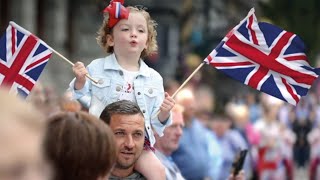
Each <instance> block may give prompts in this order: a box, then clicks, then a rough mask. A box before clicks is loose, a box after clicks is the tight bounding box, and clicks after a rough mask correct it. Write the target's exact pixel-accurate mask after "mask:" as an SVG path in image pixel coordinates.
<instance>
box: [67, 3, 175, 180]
mask: <svg viewBox="0 0 320 180" xmlns="http://www.w3.org/2000/svg"><path fill="white" fill-rule="evenodd" d="M122 4H123V0H113V1H111V3H110V5H109V6H108V7H107V8H105V10H104V12H105V19H104V21H103V24H102V26H101V28H100V30H99V32H98V38H97V39H98V43H99V44H100V46H102V48H103V49H104V50H106V52H107V53H109V54H110V55H108V56H107V57H105V58H100V59H96V60H94V61H92V62H91V63H90V64H89V65H88V66H87V68H85V66H84V65H83V63H81V62H77V63H75V65H74V66H73V71H74V73H75V76H76V78H75V79H74V80H73V81H72V82H71V83H70V89H71V90H72V92H73V95H74V98H76V99H80V100H83V99H89V100H90V102H89V101H88V100H86V101H88V102H87V104H89V112H90V113H91V114H94V115H95V116H97V117H99V116H100V113H101V112H102V110H103V109H104V108H105V106H106V105H108V104H110V103H112V102H115V101H118V100H122V99H126V100H130V101H133V102H136V103H137V104H138V105H139V107H140V109H141V111H142V112H143V113H144V117H145V129H146V135H145V137H146V138H145V150H144V151H143V153H142V155H141V156H140V158H139V160H138V162H137V163H136V166H135V169H136V170H137V171H139V172H140V173H142V174H143V175H144V176H145V177H146V178H147V179H165V170H164V166H163V165H162V164H161V162H160V161H159V160H158V159H157V158H156V156H155V155H154V153H153V152H152V151H150V150H154V149H153V145H154V143H155V138H154V134H153V130H154V131H156V132H157V133H158V134H159V135H160V136H162V135H163V130H164V128H165V127H167V126H169V125H170V124H171V122H172V120H171V115H170V111H171V109H172V108H173V106H174V104H175V101H174V100H173V98H172V97H171V96H170V95H169V94H168V93H165V92H164V89H163V79H162V77H161V76H160V74H159V73H158V72H156V71H155V70H153V69H152V68H150V67H148V66H147V65H146V64H145V63H144V62H143V60H142V58H145V57H147V56H148V55H150V54H151V53H154V52H156V51H157V41H156V35H157V33H156V30H155V27H156V23H155V21H154V20H152V19H151V17H150V15H149V13H148V12H146V11H145V10H144V9H139V8H136V7H131V6H129V7H127V8H125V7H124V6H123V5H122ZM86 74H89V75H90V76H91V77H92V78H93V79H95V80H97V81H98V83H94V82H91V81H89V80H86V77H85V76H86Z"/></svg>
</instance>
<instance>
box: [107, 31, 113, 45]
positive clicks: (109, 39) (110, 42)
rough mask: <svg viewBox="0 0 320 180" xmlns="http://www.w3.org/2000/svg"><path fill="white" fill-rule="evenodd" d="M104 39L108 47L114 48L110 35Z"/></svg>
mask: <svg viewBox="0 0 320 180" xmlns="http://www.w3.org/2000/svg"><path fill="white" fill-rule="evenodd" d="M106 39H107V44H108V45H109V46H114V41H113V36H112V35H110V34H108V35H107V37H106Z"/></svg>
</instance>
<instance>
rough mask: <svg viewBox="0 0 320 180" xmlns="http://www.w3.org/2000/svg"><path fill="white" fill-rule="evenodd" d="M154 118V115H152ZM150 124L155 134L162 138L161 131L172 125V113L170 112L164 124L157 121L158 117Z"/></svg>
mask: <svg viewBox="0 0 320 180" xmlns="http://www.w3.org/2000/svg"><path fill="white" fill-rule="evenodd" d="M154 116H155V114H154ZM151 124H152V127H153V128H154V130H155V131H156V132H157V134H158V135H159V136H160V137H161V136H163V131H164V129H165V128H166V127H168V126H170V125H171V124H172V113H171V112H170V115H169V117H168V119H167V120H166V121H165V123H162V122H161V121H160V120H159V119H158V116H156V117H155V118H153V119H151Z"/></svg>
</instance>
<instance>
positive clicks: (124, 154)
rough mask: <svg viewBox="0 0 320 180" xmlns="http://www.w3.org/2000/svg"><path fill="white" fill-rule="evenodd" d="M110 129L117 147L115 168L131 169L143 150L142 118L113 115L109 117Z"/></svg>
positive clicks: (139, 115)
mask: <svg viewBox="0 0 320 180" xmlns="http://www.w3.org/2000/svg"><path fill="white" fill-rule="evenodd" d="M110 128H111V129H112V131H113V133H114V136H115V140H116V146H117V162H116V168H119V169H128V168H131V167H133V166H134V164H135V162H136V161H137V159H138V158H139V157H140V154H141V153H142V150H143V143H144V118H143V116H142V115H141V114H135V115H121V114H115V115H113V116H112V117H111V121H110Z"/></svg>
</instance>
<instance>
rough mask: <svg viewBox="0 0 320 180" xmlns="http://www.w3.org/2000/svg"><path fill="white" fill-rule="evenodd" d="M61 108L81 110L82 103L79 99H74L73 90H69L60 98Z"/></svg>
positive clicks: (70, 110)
mask: <svg viewBox="0 0 320 180" xmlns="http://www.w3.org/2000/svg"><path fill="white" fill-rule="evenodd" d="M60 108H61V110H62V111H69V112H78V111H81V110H82V109H83V108H82V105H81V104H80V102H79V101H77V100H73V99H72V92H70V91H69V90H67V91H66V92H65V93H64V95H63V96H62V98H61V100H60Z"/></svg>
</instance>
